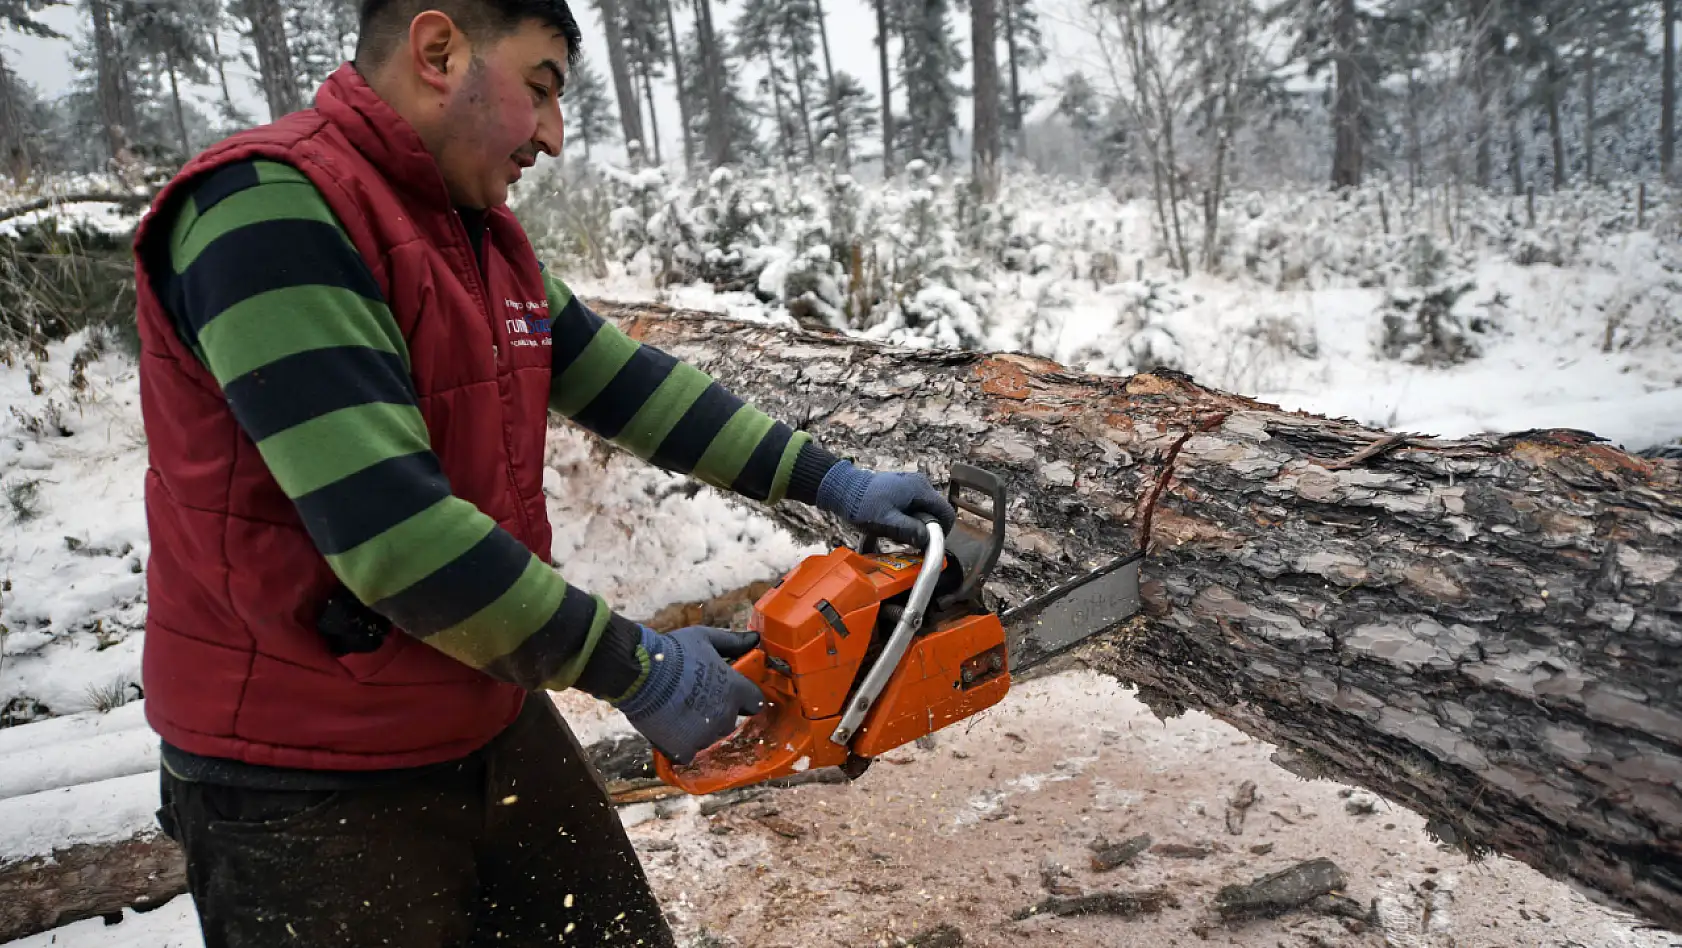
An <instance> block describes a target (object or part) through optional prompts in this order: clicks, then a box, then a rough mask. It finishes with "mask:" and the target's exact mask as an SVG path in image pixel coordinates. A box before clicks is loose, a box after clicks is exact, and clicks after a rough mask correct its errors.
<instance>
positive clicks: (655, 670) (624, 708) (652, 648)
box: [614, 625, 683, 718]
mask: <svg viewBox="0 0 1682 948" xmlns="http://www.w3.org/2000/svg"><path fill="white" fill-rule="evenodd" d="M638 651H639V652H641V653H642V654H643V655H646V656H647V659H648V673H647V674H646V675H644V676H643V679H642V684H641V685H640V686H638V687H636V688H635V689H633V690H632V692H631V693H630V694H629V695H627V696H626V697H625V698H624V699H622V700H620V701H618V702H616V703H614V707H616V708H618V709H619V710H620V711H621V712H622V713H623V714H624V715H625V717H627V718H635V717H636V716H637V715H639V714H644V713H646V712H648V711H652V710H654V709H655V708H658V707H660V706H662V705H664V704H665V703H666V702H667V701H670V700H671V697H672V694H673V692H675V691H677V686H678V682H679V680H680V679H682V678H683V645H682V644H681V643H679V642H678V641H677V640H676V639H674V638H672V637H670V636H666V635H661V634H660V633H658V632H656V631H654V630H653V629H651V628H649V627H648V626H646V625H645V626H643V627H642V642H641V644H640V645H639V646H638Z"/></svg>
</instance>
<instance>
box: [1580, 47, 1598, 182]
mask: <svg viewBox="0 0 1682 948" xmlns="http://www.w3.org/2000/svg"><path fill="white" fill-rule="evenodd" d="M1583 58H1584V63H1583V86H1584V89H1583V107H1584V109H1585V110H1586V111H1587V112H1588V115H1587V116H1586V117H1587V119H1588V122H1587V123H1586V124H1585V126H1584V128H1583V172H1584V174H1586V175H1587V176H1588V183H1589V184H1591V185H1592V184H1594V124H1595V114H1594V106H1595V101H1594V96H1595V88H1594V47H1593V46H1592V45H1590V47H1589V49H1588V51H1587V52H1585V53H1584V54H1583Z"/></svg>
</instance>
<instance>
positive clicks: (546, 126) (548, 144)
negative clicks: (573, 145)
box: [531, 102, 566, 158]
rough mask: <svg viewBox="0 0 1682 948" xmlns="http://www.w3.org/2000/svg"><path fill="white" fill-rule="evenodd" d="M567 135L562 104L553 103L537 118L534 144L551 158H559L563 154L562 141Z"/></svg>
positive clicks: (533, 138) (533, 137)
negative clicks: (562, 115)
mask: <svg viewBox="0 0 1682 948" xmlns="http://www.w3.org/2000/svg"><path fill="white" fill-rule="evenodd" d="M565 136H566V132H565V122H564V120H563V119H562V118H561V104H560V103H559V102H555V103H552V104H551V105H550V106H549V107H548V108H546V109H544V110H543V113H542V114H541V115H539V116H538V119H537V133H536V134H535V135H533V136H532V140H531V141H532V144H533V145H535V146H537V149H538V150H539V151H541V152H543V153H544V154H545V155H548V156H549V157H551V158H558V157H560V154H561V142H562V141H563V139H564V138H565Z"/></svg>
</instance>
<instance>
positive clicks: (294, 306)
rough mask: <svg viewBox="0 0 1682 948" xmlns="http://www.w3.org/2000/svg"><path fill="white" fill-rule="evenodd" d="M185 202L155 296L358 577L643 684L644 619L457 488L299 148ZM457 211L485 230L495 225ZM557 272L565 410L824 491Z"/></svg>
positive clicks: (465, 626) (598, 672) (735, 485)
mask: <svg viewBox="0 0 1682 948" xmlns="http://www.w3.org/2000/svg"><path fill="white" fill-rule="evenodd" d="M179 208H180V209H179V211H177V216H176V218H175V220H174V221H173V222H167V221H166V222H162V223H165V224H171V225H172V226H170V229H169V234H170V238H169V259H170V263H171V267H172V270H173V272H172V273H170V274H165V275H164V279H163V281H162V286H160V297H161V298H162V299H163V300H164V301H165V304H166V306H167V307H168V308H169V310H170V313H171V315H172V317H173V318H174V319H175V321H176V324H177V328H178V331H179V332H180V333H181V335H182V337H183V339H184V340H185V342H186V343H187V344H188V345H189V346H190V347H191V348H192V349H193V351H194V352H195V353H196V354H197V355H198V356H199V358H200V359H201V360H202V361H203V362H204V364H205V366H206V367H207V368H208V369H209V370H210V372H211V374H212V375H213V376H214V377H215V378H216V381H217V383H218V384H219V385H220V386H221V387H222V390H223V394H224V395H225V396H226V398H227V401H228V404H229V406H230V407H231V408H232V410H233V413H234V416H235V418H236V419H237V420H238V421H239V424H240V425H241V427H242V428H243V429H244V430H245V431H246V433H247V434H248V435H249V436H250V437H251V439H252V440H253V441H254V442H255V443H256V445H257V448H258V451H259V452H260V453H261V455H262V457H263V460H264V462H265V463H266V464H267V466H268V468H269V470H270V472H271V473H272V474H273V476H274V478H275V480H276V482H277V483H278V484H279V485H280V487H281V489H282V490H283V491H284V492H285V493H286V495H287V496H288V497H289V498H290V499H291V500H292V501H293V503H294V504H295V505H296V506H297V508H298V510H299V513H300V515H301V517H302V519H303V521H304V524H305V526H306V528H308V530H309V533H310V535H311V538H312V539H313V540H314V542H315V544H316V546H317V548H318V549H320V550H321V552H322V554H323V555H324V556H325V557H326V559H327V562H328V563H329V564H330V566H331V567H332V569H333V571H334V572H335V574H337V576H338V577H339V578H340V580H341V581H342V582H343V583H344V584H345V586H346V587H347V588H348V589H349V590H350V591H351V592H352V593H353V594H354V595H355V596H356V597H357V598H358V599H359V600H360V601H362V602H363V603H366V604H368V605H369V606H371V607H373V608H374V609H375V610H376V611H378V612H380V613H381V614H382V615H383V616H385V617H386V618H387V619H390V620H391V621H392V622H393V623H394V624H395V625H396V626H397V627H399V628H402V629H403V630H404V631H405V632H407V633H409V634H411V635H415V636H416V637H418V638H420V639H422V640H423V641H425V642H427V643H428V644H429V645H431V646H433V647H435V648H437V649H439V650H440V651H442V652H444V653H446V654H448V655H450V656H451V657H453V658H455V659H457V660H459V661H462V662H464V663H466V664H468V665H471V666H473V667H476V668H479V669H482V670H484V671H485V672H487V673H488V674H491V675H493V676H494V677H497V678H500V679H502V680H505V681H509V682H512V683H514V684H518V685H520V686H522V687H525V688H528V689H532V690H536V689H544V688H546V689H553V690H561V689H565V688H569V687H578V688H580V689H582V690H585V691H588V692H590V693H591V694H594V695H596V696H597V697H601V698H604V699H607V700H610V701H617V700H621V699H623V698H624V697H627V696H628V695H629V694H631V693H633V692H634V691H635V690H636V688H637V687H638V686H639V685H640V683H641V681H642V679H643V678H644V677H645V676H646V674H647V670H648V656H647V654H646V653H644V652H643V650H642V648H641V647H640V645H639V644H638V641H639V638H640V630H639V628H638V626H637V625H636V623H634V622H631V621H629V620H627V619H625V618H623V617H622V616H619V615H618V614H616V613H614V612H613V611H612V609H611V608H610V607H609V606H608V605H607V604H606V603H605V602H603V601H602V599H601V598H600V597H599V596H592V595H590V594H588V593H585V592H584V591H583V590H580V589H578V588H577V587H574V586H571V585H569V584H568V583H567V582H566V580H565V579H563V578H562V577H561V575H560V574H559V573H558V572H556V571H555V570H554V569H553V568H551V567H550V566H549V565H548V564H547V563H546V562H544V561H543V560H542V559H540V558H538V557H536V556H533V555H532V554H531V553H530V552H529V551H526V550H525V549H524V547H523V546H521V545H520V543H519V541H518V540H516V539H515V538H514V537H513V536H511V535H509V534H508V533H507V532H506V531H503V530H502V529H500V528H499V527H498V526H497V525H496V524H495V522H494V521H493V520H492V519H491V518H490V517H489V516H487V515H485V514H484V513H482V512H481V511H479V510H478V508H476V507H474V506H473V505H472V504H470V503H468V502H467V501H465V500H462V499H460V498H457V497H454V496H451V495H450V493H449V488H448V484H447V482H446V481H445V478H444V476H443V473H442V470H441V467H440V465H439V462H438V459H437V457H436V456H435V455H434V454H433V452H432V449H431V445H430V442H429V438H428V434H427V429H426V425H425V423H424V422H423V420H422V418H421V414H420V410H419V407H418V405H417V403H416V399H415V394H414V386H413V382H412V380H411V377H410V375H409V369H408V352H407V347H406V346H405V343H404V340H403V337H402V334H401V333H400V332H399V330H398V325H397V322H396V320H395V319H394V318H393V316H392V314H391V311H390V309H389V308H388V307H387V305H386V302H385V300H384V299H383V297H382V294H381V293H380V290H379V288H378V286H377V284H376V282H375V280H374V278H373V275H372V273H371V272H370V271H369V269H368V267H367V265H366V263H365V262H364V261H363V260H362V258H361V256H360V254H358V252H357V251H356V249H355V247H354V246H353V245H352V243H351V241H350V239H349V237H348V235H346V233H345V231H344V230H343V228H342V227H341V226H340V224H339V222H338V221H337V220H336V218H335V217H334V215H333V213H332V211H331V210H330V208H329V207H328V205H327V202H326V200H325V199H324V198H323V197H322V196H321V194H320V192H319V191H317V190H316V188H315V186H314V185H313V184H311V183H310V181H309V180H308V179H307V178H306V177H305V176H304V175H303V174H302V173H301V172H299V171H298V170H296V169H294V168H291V167H289V166H287V165H284V164H279V163H275V162H270V161H251V162H243V163H239V164H235V165H231V166H228V167H225V168H222V169H219V170H217V171H216V172H213V173H212V174H210V175H209V176H207V177H206V178H205V179H204V180H203V181H202V182H200V183H198V184H197V185H196V186H195V187H194V189H193V192H192V194H191V196H190V199H189V200H185V201H182V202H181V203H180V205H179ZM463 219H464V223H466V224H467V225H468V231H469V234H470V235H471V236H473V237H474V238H475V244H476V247H475V249H477V244H478V242H479V238H480V235H481V234H482V229H481V228H482V222H481V221H480V220H479V219H477V215H474V214H473V213H472V212H463ZM282 238H283V239H282ZM545 279H546V282H547V284H548V293H549V312H550V313H551V314H554V316H553V319H552V333H553V346H552V352H553V359H554V381H553V383H552V390H551V391H552V394H551V407H552V408H553V409H554V410H556V411H558V412H560V413H561V414H563V415H565V416H567V417H568V418H570V419H572V420H573V421H575V422H577V423H579V424H580V425H582V426H583V427H585V428H587V429H589V430H591V431H593V432H594V433H596V434H598V435H601V436H603V437H607V438H610V439H612V440H613V441H614V443H616V444H618V445H620V446H622V447H624V448H626V449H627V450H629V451H631V452H632V453H634V454H636V455H637V456H638V457H640V458H643V459H644V460H647V461H650V462H651V463H653V464H655V465H657V466H660V467H662V468H664V469H666V470H671V471H676V472H679V473H686V474H691V475H693V476H694V477H696V478H698V479H700V480H702V481H704V482H706V483H709V484H712V485H714V486H717V487H720V488H724V489H731V490H735V491H736V492H738V493H741V494H743V495H745V496H748V497H751V498H753V499H756V500H761V501H764V502H766V503H777V502H779V501H780V500H782V499H784V498H787V499H792V500H799V501H803V502H805V503H812V502H813V501H814V500H815V498H816V494H817V488H818V484H819V483H820V482H821V481H822V479H823V476H824V474H825V473H827V472H828V470H829V468H830V467H831V466H832V465H833V464H834V463H835V458H834V456H832V455H830V454H829V453H828V452H826V451H824V450H823V449H822V448H820V447H818V446H817V444H815V443H814V442H813V441H812V439H811V438H810V436H809V435H807V434H806V433H804V432H798V431H794V430H792V429H791V428H789V426H787V425H785V424H782V423H781V422H777V421H774V420H773V419H771V418H769V417H767V416H766V415H765V414H764V413H762V412H760V411H758V410H757V409H755V408H753V407H752V406H750V405H746V404H744V403H743V402H742V401H741V399H739V398H737V397H736V396H734V395H731V394H730V393H729V392H727V391H725V390H724V389H723V388H722V387H720V386H719V385H718V383H716V382H715V381H713V380H712V379H711V378H710V377H708V376H707V375H706V374H705V373H703V372H702V371H700V370H699V369H696V368H694V367H693V366H690V365H688V364H686V363H683V362H680V361H677V360H676V359H674V358H672V357H671V356H669V355H667V354H666V353H664V352H661V351H659V350H657V349H655V348H653V347H650V346H643V345H641V344H639V343H637V342H635V341H634V340H632V339H630V338H629V337H627V336H625V335H624V334H623V333H621V332H620V331H619V330H618V329H617V328H616V327H614V326H613V325H612V324H611V323H608V322H606V321H605V320H603V319H601V318H600V317H599V316H597V315H596V314H594V313H592V312H590V310H589V309H588V308H587V307H585V306H584V304H583V303H582V302H580V301H579V300H578V298H577V297H575V296H574V295H573V294H572V293H571V291H570V290H569V289H568V288H567V287H566V286H565V284H564V283H562V282H561V281H559V280H556V279H554V278H552V277H549V276H547V275H546V277H545ZM420 604H425V608H417V606H418V605H420ZM534 604H535V605H536V606H537V607H538V608H532V606H533V605H534ZM440 617H443V618H440ZM172 756H174V755H172Z"/></svg>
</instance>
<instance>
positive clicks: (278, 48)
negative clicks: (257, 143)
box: [246, 0, 304, 120]
mask: <svg viewBox="0 0 1682 948" xmlns="http://www.w3.org/2000/svg"><path fill="white" fill-rule="evenodd" d="M246 17H247V19H249V20H250V21H251V44H252V46H254V47H255V48H256V50H257V71H258V74H259V76H260V79H261V82H262V86H263V97H264V99H265V100H267V102H268V106H269V118H270V119H271V120H273V119H278V118H280V117H282V116H284V115H290V114H292V113H293V112H296V111H298V110H299V109H301V108H303V107H304V100H303V94H302V93H301V92H300V91H299V89H298V74H297V73H296V72H295V71H294V70H293V68H292V50H291V48H290V47H288V46H287V44H286V11H285V8H283V7H282V6H281V4H280V0H246Z"/></svg>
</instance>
